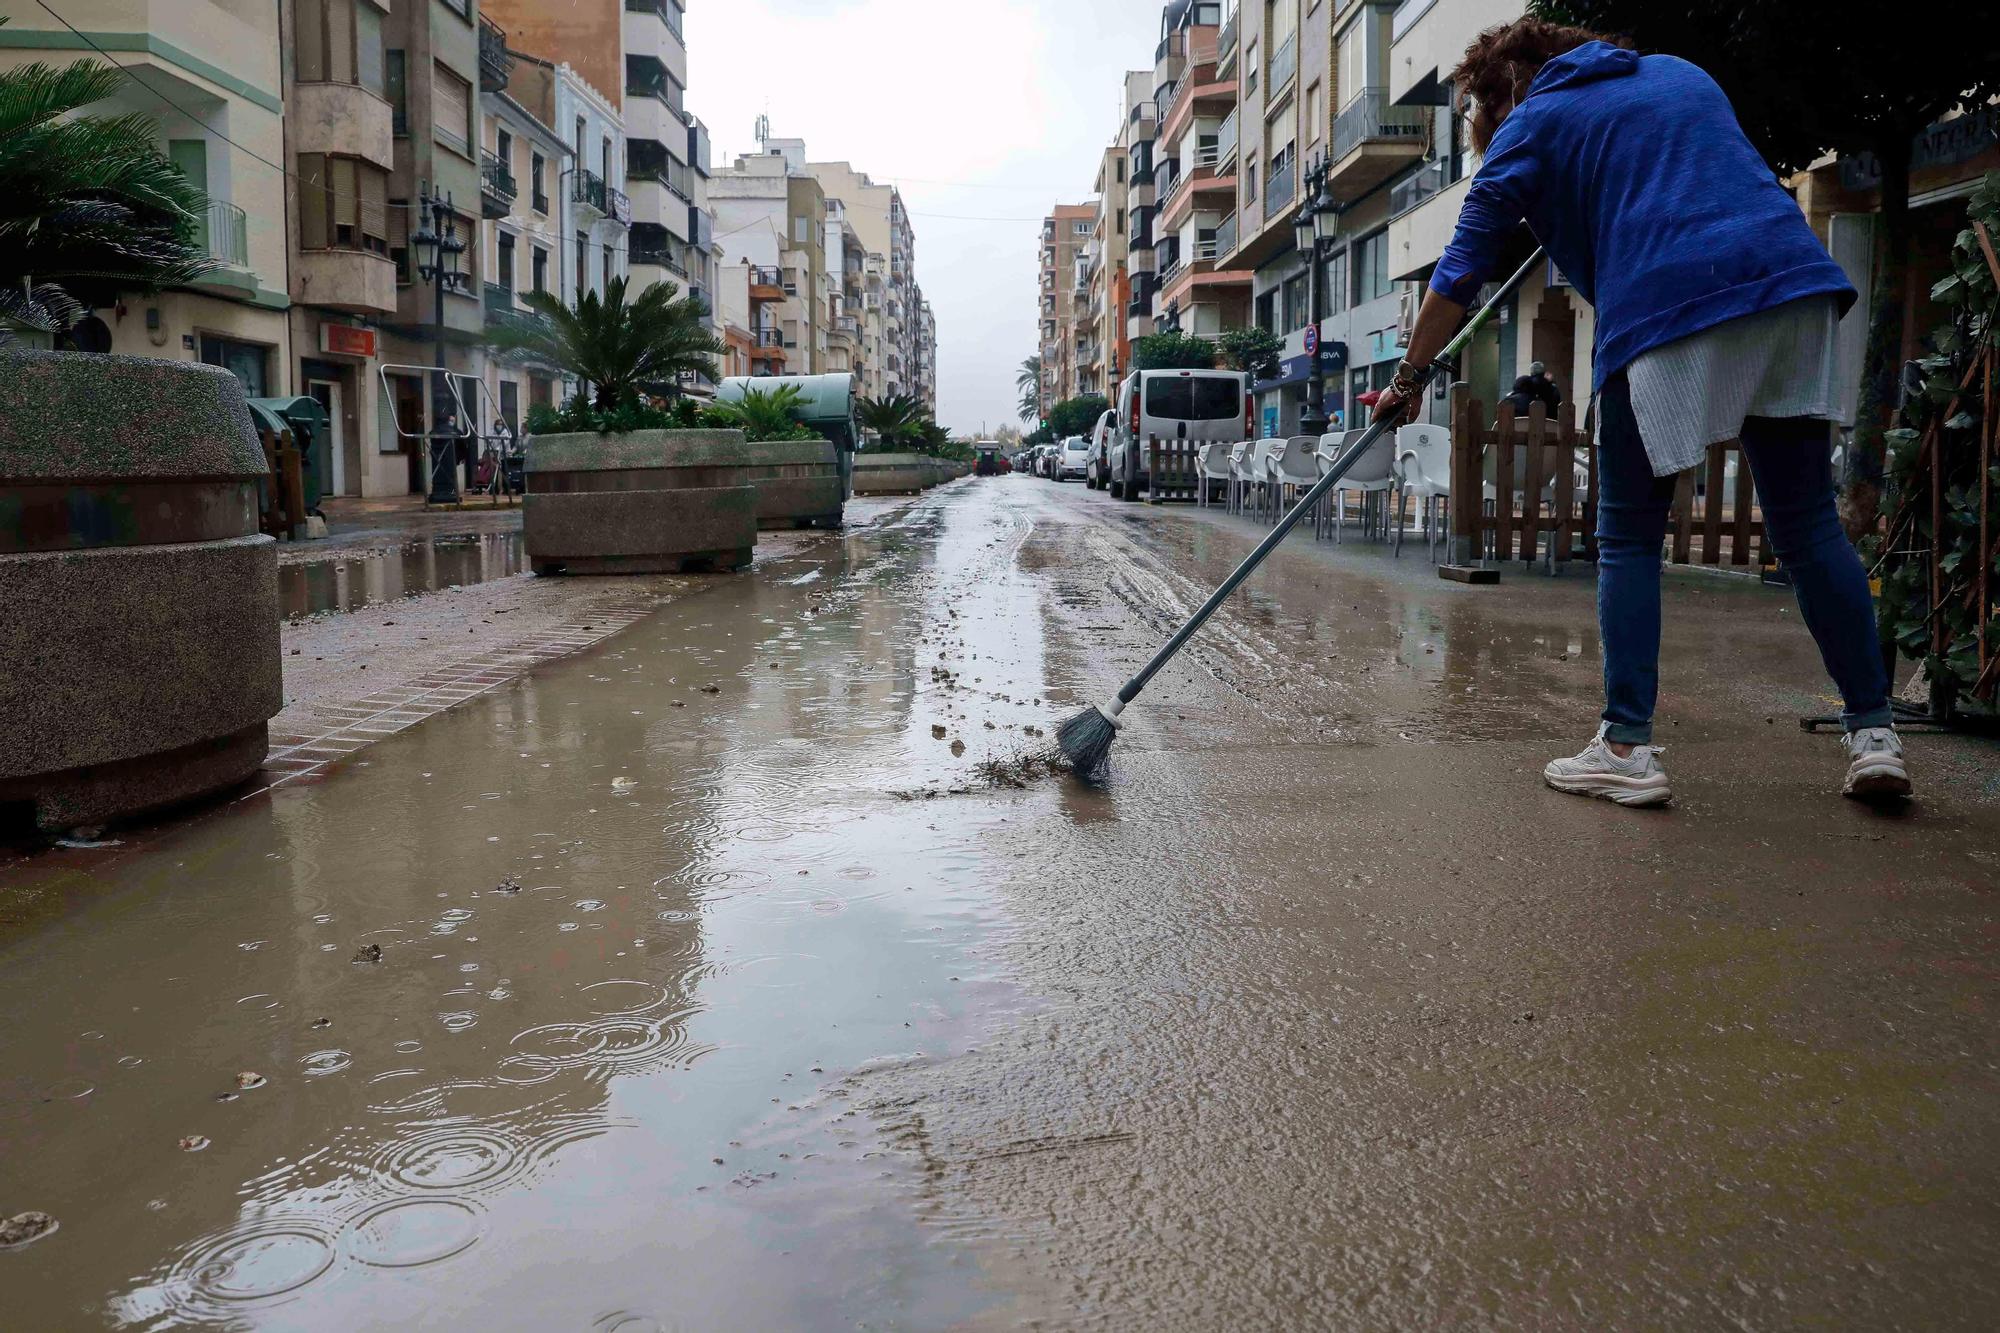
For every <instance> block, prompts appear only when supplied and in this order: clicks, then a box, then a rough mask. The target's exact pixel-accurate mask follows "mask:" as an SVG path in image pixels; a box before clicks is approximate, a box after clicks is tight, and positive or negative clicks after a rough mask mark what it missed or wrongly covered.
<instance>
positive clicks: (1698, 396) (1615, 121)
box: [1376, 19, 1910, 805]
mask: <svg viewBox="0 0 2000 1333" xmlns="http://www.w3.org/2000/svg"><path fill="white" fill-rule="evenodd" d="M1452 77H1453V79H1454V81H1455V82H1456V83H1457V86H1458V88H1459V90H1460V95H1461V97H1463V98H1465V99H1467V103H1468V111H1469V112H1470V114H1471V117H1472V140H1473V144H1474V146H1475V147H1477V148H1478V149H1479V150H1480V151H1481V152H1483V153H1484V154H1485V160H1484V162H1483V163H1482V164H1481V166H1480V168H1479V173H1478V175H1477V176H1476V177H1475V178H1474V180H1473V182H1472V185H1471V186H1470V187H1469V189H1468V190H1467V192H1466V196H1465V204H1464V206H1463V208H1462V209H1461V211H1460V213H1459V218H1458V230H1457V232H1456V234H1455V235H1454V236H1453V238H1452V242H1451V245H1450V247H1449V248H1448V249H1447V250H1446V251H1445V253H1444V256H1443V258H1442V259H1441V260H1440V261H1439V262H1438V266H1437V269H1436V271H1435V273H1433V275H1432V277H1431V282H1430V291H1429V292H1428V293H1427V294H1426V296H1425V299H1424V304H1423V308H1422V310H1421V311H1420V312H1419V313H1418V316H1417V322H1416V327H1415V329H1414V330H1413V331H1412V333H1411V335H1410V344H1409V355H1408V358H1407V359H1406V360H1405V361H1404V363H1403V365H1402V366H1401V367H1399V369H1398V371H1397V377H1396V380H1395V382H1394V383H1393V384H1392V385H1391V387H1390V388H1389V389H1388V390H1387V391H1385V393H1384V394H1383V396H1382V399H1381V401H1380V402H1379V403H1378V404H1377V405H1376V414H1377V416H1378V417H1389V418H1391V419H1397V420H1400V419H1401V418H1403V417H1406V416H1409V415H1412V414H1413V413H1414V411H1415V409H1416V408H1417V406H1418V402H1417V395H1414V394H1413V393H1412V389H1413V388H1414V387H1415V385H1416V383H1417V376H1418V375H1419V374H1420V373H1421V372H1422V370H1423V369H1424V368H1425V367H1427V366H1428V365H1429V364H1430V360H1431V358H1432V357H1434V356H1435V355H1437V353H1438V351H1439V350H1440V349H1441V348H1443V347H1444V345H1445V344H1446V343H1447V342H1448V341H1449V340H1450V337H1451V335H1452V332H1453V331H1454V330H1455V329H1456V328H1457V326H1458V323H1459V320H1460V318H1461V317H1462V316H1463V314H1464V311H1465V307H1466V305H1467V304H1468V303H1469V302H1471V301H1472V299H1473V298H1474V296H1475V294H1476V293H1477V292H1478V290H1479V287H1480V284H1481V283H1482V282H1484V281H1485V280H1486V279H1487V278H1488V277H1489V276H1491V275H1492V272H1493V269H1494V267H1495V264H1496V261H1497V259H1498V257H1499V255H1500V252H1501V249H1502V247H1503V245H1504V244H1505V242H1506V241H1507V240H1508V239H1509V237H1510V235H1511V233H1513V232H1514V230H1515V228H1516V227H1517V226H1518V225H1519V224H1520V223H1521V222H1522V221H1523V220H1525V221H1526V222H1527V224H1528V227H1529V228H1530V230H1532V231H1533V232H1534V234H1535V236H1536V238H1537V239H1538V240H1539V241H1540V242H1541V243H1542V245H1543V246H1544V247H1545V248H1546V249H1547V251H1548V253H1549V256H1550V258H1551V259H1552V260H1553V262H1554V263H1555V264H1556V266H1557V267H1558V268H1560V269H1561V270H1562V272H1563V274H1564V275H1565V276H1566V277H1567V278H1568V279H1569V281H1570V283H1571V284H1572V285H1573V286H1574V287H1575V289H1576V290H1577V292H1579V293H1580V294H1581V295H1582V296H1583V298H1584V299H1585V300H1587V301H1589V302H1590V303H1591V305H1592V306H1593V307H1595V309H1596V313H1597V340H1596V348H1595V354H1594V360H1595V381H1596V389H1597V394H1598V440H1599V450H1600V463H1599V492H1598V506H1597V515H1598V517H1597V525H1598V530H1597V540H1598V552H1599V557H1598V594H1597V605H1598V620H1599V626H1600V630H1601V632H1602V636H1603V641H1604V695H1605V703H1604V717H1603V724H1602V725H1601V726H1600V727H1599V728H1598V731H1597V736H1596V737H1595V738H1594V739H1593V740H1592V741H1591V742H1590V744H1589V745H1587V746H1585V747H1584V750H1583V753H1581V754H1579V755H1577V756H1575V757H1574V758H1561V759H1556V760H1554V761H1552V762H1551V763H1550V764H1549V765H1548V767H1547V768H1546V769H1545V770H1544V776H1545V777H1546V779H1547V781H1548V783H1549V785H1550V786H1552V787H1555V788H1556V789H1558V790H1560V791H1566V792H1574V793H1577V794H1578V795H1584V796H1601V797H1605V798H1608V799H1610V800H1614V801H1617V802H1619V803H1620V804H1623V805H1658V804H1661V803H1663V802H1665V801H1667V800H1669V799H1670V797H1671V790H1670V788H1669V786H1668V783H1667V774H1666V770H1665V769H1664V768H1663V767H1662V766H1661V764H1660V752H1659V750H1658V749H1657V748H1655V747H1654V745H1653V743H1652V741H1653V705H1654V699H1655V697H1656V695H1657V694H1658V692H1659V656H1660V546H1661V542H1662V540H1663V538H1664V537H1665V534H1666V526H1667V516H1668V510H1669V508H1670V506H1671V504H1672V501H1673V495H1674V481H1675V477H1676V475H1677V474H1678V473H1680V472H1682V471H1684V470H1685V469H1687V468H1689V467H1692V466H1694V465H1695V464H1696V463H1698V462H1700V461H1702V460H1703V459H1704V458H1705V457H1706V455H1707V451H1708V446H1709V445H1710V444H1711V443H1713V442H1715V441H1717V440H1727V439H1732V438H1733V439H1737V440H1740V441H1741V443H1742V446H1743V454H1744V457H1745V458H1746V459H1747V460H1748V461H1749V464H1750V470H1751V473H1752V475H1753V476H1754V478H1755V480H1756V483H1757V495H1758V498H1759V500H1760V502H1761V504H1762V506H1763V512H1764V525H1765V530H1766V532H1767V533H1768V534H1769V537H1770V541H1771V545H1772V547H1773V548H1774V549H1775V550H1776V552H1777V555H1778V558H1779V559H1780V560H1781V561H1783V563H1784V567H1785V568H1786V569H1787V570H1788V571H1790V573H1791V577H1792V586H1793V587H1794V589H1795V590H1796V591H1797V594H1798V600H1799V609H1800V610H1801V611H1802V612H1803V613H1804V616H1805V622H1806V625H1807V627H1808V628H1809V629H1810V630H1811V631H1812V636H1813V639H1814V641H1815V642H1816V643H1817V644H1818V645H1819V651H1820V656H1821V659H1822V660H1823V661H1824V662H1825V664H1826V669H1827V672H1828V674H1829V675H1831V676H1832V677H1833V680H1834V683H1835V684H1836V685H1837V686H1838V687H1839V689H1840V694H1841V698H1842V700H1843V703H1844V708H1843V711H1842V714H1841V720H1842V723H1843V725H1844V729H1845V731H1846V735H1845V737H1844V738H1843V743H1844V747H1845V750H1846V754H1847V758H1848V767H1847V775H1846V779H1845V782H1844V784H1843V786H1842V790H1843V792H1845V793H1846V794H1847V795H1849V796H1853V797H1858V798H1863V799H1874V798H1901V797H1906V796H1908V795H1909V794H1910V779H1909V774H1908V771H1907V770H1906V768H1905V765H1904V761H1903V747H1902V742H1901V741H1900V740H1899V739H1898V737H1897V735H1896V732H1895V730H1894V727H1893V725H1892V722H1893V718H1892V714H1891V711H1890V704H1889V678H1888V672H1887V670H1886V669H1885V667H1884V665H1883V661H1882V654H1881V649H1880V647H1879V645H1878V640H1877V638H1876V632H1875V609H1874V603H1873V600H1872V599H1871V597H1870V595H1869V589H1868V578H1867V575H1866V573H1865V572H1864V571H1863V569H1862V567H1861V561H1860V558H1859V557H1858V556H1857V555H1856V554H1855V551H1854V548H1853V547H1852V546H1851V545H1849V543H1848V541H1847V537H1846V535H1845V534H1844V533H1843V532H1842V530H1841V527H1840V522H1839V518H1838V516H1837V515H1836V513H1835V509H1834V492H1833V472H1832V464H1831V457H1830V450H1829V447H1828V437H1827V429H1828V428H1827V418H1828V417H1829V415H1830V413H1831V412H1832V410H1833V406H1834V403H1835V402H1836V400H1837V398H1838V393H1837V388H1836V385H1837V381H1838V364H1837V362H1838V358H1837V356H1836V343H1835V338H1834V330H1835V326H1836V324H1837V322H1838V320H1839V318H1840V315H1841V313H1842V312H1843V311H1845V310H1846V309H1847V307H1848V306H1849V305H1851V304H1852V303H1853V301H1854V299H1855V292H1854V289H1853V287H1852V286H1850V285H1849V283H1848V281H1847V278H1846V276H1845V275H1844V274H1843V273H1842V272H1841V270H1840V267H1839V266H1838V265H1837V264H1835V263H1834V262H1833V260H1832V259H1831V258H1829V257H1828V255H1827V253H1826V250H1825V249H1824V248H1823V247H1821V245H1820V243H1819V241H1818V239H1817V238H1815V237H1814V236H1813V234H1812V231H1811V229H1810V228H1809V227H1808V226H1807V225H1806V222H1805V219H1804V217H1803V216H1802V215H1801V213H1800V211H1799V208H1798V205H1797V203H1796V202H1795V201H1794V200H1793V199H1792V197H1791V196H1790V195H1789V194H1787V193H1786V192H1785V190H1784V189H1783V187H1782V186H1780V185H1779V183H1778V181H1777V179H1776V177H1775V176H1774V175H1773V174H1772V171H1771V169H1770V167H1768V166H1767V165H1765V163H1764V160H1763V159H1762V158H1761V157H1760V156H1759V155H1758V153H1757V150H1756V149H1755V148H1753V147H1752V146H1751V144H1750V141H1749V139H1747V138H1746V137H1745V136H1744V134H1743V131H1742V129H1741V128H1740V127H1739V126H1738V125H1737V123H1736V117H1735V113H1734V112H1733V111H1732V110H1731V109H1730V105H1729V100H1728V98H1726V97H1725V96H1724V95H1723V92H1722V89H1721V88H1719V87H1717V86H1716V84H1715V81H1714V80H1712V79H1710V78H1709V77H1708V75H1706V74H1704V73H1703V72H1702V71H1701V70H1699V69H1697V68H1696V67H1695V66H1693V65H1691V64H1689V63H1688V62H1687V61H1685V60H1680V59H1676V58H1675V57H1672V56H1659V55H1649V56H1641V55H1639V54H1637V53H1635V52H1633V51H1631V50H1629V49H1627V44H1626V43H1625V42H1624V41H1623V40H1622V39H1619V38H1613V37H1603V36H1600V35H1598V34H1596V33H1591V32H1586V31H1583V30H1582V29H1578V28H1568V27H1561V26H1558V25H1555V24H1551V23H1545V22H1542V21H1540V20H1537V19H1521V20H1519V21H1518V22H1515V23H1512V24H1509V25H1507V26H1505V27H1500V28H1494V29H1492V30H1490V31H1488V32H1485V33H1482V34H1481V35H1480V36H1479V38H1478V39H1477V40H1476V41H1474V42H1473V44H1472V46H1471V47H1470V48H1469V49H1468V50H1467V52H1466V55H1465V61H1464V63H1463V64H1461V65H1460V66H1459V67H1458V69H1457V70H1456V71H1455V72H1454V74H1453V76H1452Z"/></svg>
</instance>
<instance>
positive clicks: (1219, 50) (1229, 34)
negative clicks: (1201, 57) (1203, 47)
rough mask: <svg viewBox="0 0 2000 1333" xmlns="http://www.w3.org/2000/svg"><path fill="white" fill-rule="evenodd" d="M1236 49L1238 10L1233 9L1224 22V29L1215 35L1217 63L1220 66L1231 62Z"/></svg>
mask: <svg viewBox="0 0 2000 1333" xmlns="http://www.w3.org/2000/svg"><path fill="white" fill-rule="evenodd" d="M1235 51H1236V11H1235V10H1234V9H1231V10H1230V11H1229V17H1228V18H1227V19H1226V20H1224V22H1223V24H1222V31H1221V32H1219V33H1217V34H1216V37H1215V63H1216V67H1217V68H1220V67H1222V66H1223V65H1225V64H1227V63H1228V62H1229V57H1230V56H1231V55H1233V54H1235Z"/></svg>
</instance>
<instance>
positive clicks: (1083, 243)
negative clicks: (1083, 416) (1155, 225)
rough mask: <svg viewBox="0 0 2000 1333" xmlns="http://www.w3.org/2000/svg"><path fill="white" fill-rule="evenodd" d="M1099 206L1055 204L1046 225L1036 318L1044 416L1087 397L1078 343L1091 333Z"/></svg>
mask: <svg viewBox="0 0 2000 1333" xmlns="http://www.w3.org/2000/svg"><path fill="white" fill-rule="evenodd" d="M1096 232H1097V204H1096V203H1095V202H1092V203H1086V204H1057V205H1056V206H1055V209H1054V210H1053V211H1052V212H1051V213H1050V214H1049V216H1048V217H1046V218H1044V219H1042V239H1041V266H1040V273H1041V279H1040V283H1039V287H1038V293H1037V298H1036V318H1037V320H1038V321H1039V326H1040V328H1041V344H1040V355H1041V359H1042V390H1041V411H1042V415H1043V416H1047V415H1048V413H1049V409H1050V408H1052V407H1054V406H1055V405H1056V404H1057V403H1059V402H1061V401H1062V400H1063V399H1065V398H1074V397H1076V396H1077V395H1078V394H1079V393H1081V392H1084V391H1085V390H1084V388H1083V385H1084V376H1083V369H1082V366H1083V363H1082V361H1081V359H1080V357H1079V352H1080V351H1083V350H1086V349H1084V348H1082V346H1081V343H1080V340H1081V339H1084V338H1087V337H1088V335H1089V328H1090V269H1089V264H1090V243H1091V241H1092V239H1093V238H1094V237H1095V235H1096Z"/></svg>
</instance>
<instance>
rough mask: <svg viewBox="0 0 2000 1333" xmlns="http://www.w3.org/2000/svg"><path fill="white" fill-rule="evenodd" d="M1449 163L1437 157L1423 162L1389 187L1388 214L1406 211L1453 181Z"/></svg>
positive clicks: (1392, 215)
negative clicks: (1408, 174)
mask: <svg viewBox="0 0 2000 1333" xmlns="http://www.w3.org/2000/svg"><path fill="white" fill-rule="evenodd" d="M1453 179H1454V178H1453V177H1452V175H1451V163H1450V162H1448V161H1446V160H1445V159H1443V158H1438V159H1435V160H1433V161H1430V162H1426V163H1424V164H1423V165H1422V166H1421V167H1418V168H1417V169H1416V171H1415V172H1413V173H1412V174H1411V175H1410V176H1408V177H1407V178H1405V179H1403V180H1400V181H1397V182H1396V183H1395V184H1394V185H1392V186H1390V187H1389V216H1390V217H1396V216H1398V215H1400V214H1403V213H1407V212H1409V211H1410V210H1411V209H1413V208H1415V207H1416V206H1417V205H1418V204H1421V203H1422V202H1424V200H1426V199H1428V198H1430V197H1431V196H1432V195H1434V194H1436V193H1437V192H1438V191H1439V190H1442V189H1443V188H1444V187H1445V186H1447V185H1450V184H1451V183H1452V181H1453Z"/></svg>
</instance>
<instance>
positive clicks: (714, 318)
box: [483, 0, 723, 393]
mask: <svg viewBox="0 0 2000 1333" xmlns="http://www.w3.org/2000/svg"><path fill="white" fill-rule="evenodd" d="M483 4H484V7H485V10H486V12H487V14H488V15H489V16H490V17H492V18H493V19H495V20H496V21H497V22H498V23H499V24H500V25H501V27H502V28H503V29H505V31H506V35H507V42H508V45H509V46H510V47H512V48H513V49H515V50H517V51H524V52H528V53H531V54H533V55H536V56H540V57H542V58H543V59H547V60H554V61H563V62H567V63H568V64H570V65H572V66H573V67H574V68H575V70H576V73H577V75H578V77H579V80H580V82H581V83H582V84H584V85H587V86H588V87H590V88H592V89H600V90H614V89H615V90H617V93H618V95H619V99H620V100H619V102H618V106H617V109H618V111H619V113H620V115H621V116H622V120H623V124H622V129H621V131H620V132H621V133H622V136H623V145H624V153H625V161H624V163H623V174H624V178H625V185H624V193H625V194H626V195H627V196H629V207H630V210H631V213H630V221H629V231H628V233H627V235H626V236H625V237H623V238H618V237H615V236H606V235H605V234H604V233H603V232H602V231H598V232H596V233H595V234H593V235H592V236H591V237H589V238H587V239H586V240H585V241H584V242H583V244H584V247H585V251H586V253H585V255H584V257H583V262H581V263H579V264H577V266H576V267H577V270H578V271H579V272H584V271H588V270H591V269H592V267H593V266H595V268H596V269H597V271H598V272H599V273H600V275H601V272H602V269H603V265H604V262H605V259H604V254H603V249H604V246H605V245H606V243H607V242H608V243H609V244H610V245H612V246H613V248H616V247H617V246H619V245H623V246H624V247H625V248H626V250H627V252H628V253H627V255H626V256H625V263H626V265H627V269H626V271H627V272H628V273H629V276H630V278H631V280H632V281H633V283H634V284H636V285H637V286H639V287H645V286H650V285H651V284H653V283H655V282H671V283H673V284H674V285H675V286H676V287H678V288H680V289H681V290H684V291H687V292H689V293H691V294H693V295H695V296H697V297H699V298H700V299H701V300H702V301H703V302H705V303H706V305H707V306H708V308H709V311H710V326H711V331H712V332H713V333H714V334H715V336H716V338H717V339H718V340H721V338H722V334H723V326H722V315H721V311H720V305H719V302H718V301H717V300H716V293H715V283H716V273H717V267H716V266H717V264H718V263H719V262H720V259H721V253H720V251H719V250H718V249H717V247H716V244H715V230H716V229H715V221H714V214H713V212H712V211H711V208H710V201H709V178H710V162H709V141H708V130H707V127H706V126H704V125H703V124H702V123H701V121H700V120H699V119H698V118H697V117H695V116H694V115H692V114H691V113H690V112H689V111H688V109H687V88H688V50H687V38H686V30H685V6H684V5H683V4H682V3H681V0H565V3H564V4H562V5H560V6H556V5H551V4H549V3H547V0H483ZM556 128H557V129H558V130H559V131H561V132H563V133H564V134H565V136H568V135H570V134H571V133H572V131H573V130H574V122H573V119H570V118H565V117H561V116H559V118H558V124H557V126H556ZM585 135H586V139H587V140H588V141H587V142H586V143H585V144H584V145H583V148H582V150H581V151H580V152H579V153H578V155H577V156H578V164H577V166H578V170H579V172H580V173H584V174H580V175H579V177H578V180H579V181H580V182H581V184H580V185H579V186H578V187H577V188H579V189H581V190H582V191H583V192H584V193H585V194H586V195H590V194H592V193H593V192H594V191H595V190H596V189H597V187H596V186H594V185H592V184H591V180H592V178H595V179H596V180H599V181H603V180H607V179H609V178H610V177H611V176H612V175H614V174H615V173H616V171H617V164H616V163H615V162H613V163H611V164H609V165H608V166H607V164H606V163H605V161H604V160H603V158H602V156H601V149H602V132H601V130H593V129H592V128H591V127H589V126H586V127H585ZM614 137H616V136H614ZM573 193H574V191H573ZM585 202H586V204H588V199H586V200H585ZM599 211H600V214H601V215H602V216H608V214H603V212H602V210H599ZM573 239H574V238H572V240H573ZM615 262H616V261H614V267H615ZM686 387H688V388H689V390H690V391H692V392H696V393H706V392H709V391H710V386H706V385H701V384H696V383H693V382H690V383H689V384H688V385H687V386H686Z"/></svg>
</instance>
